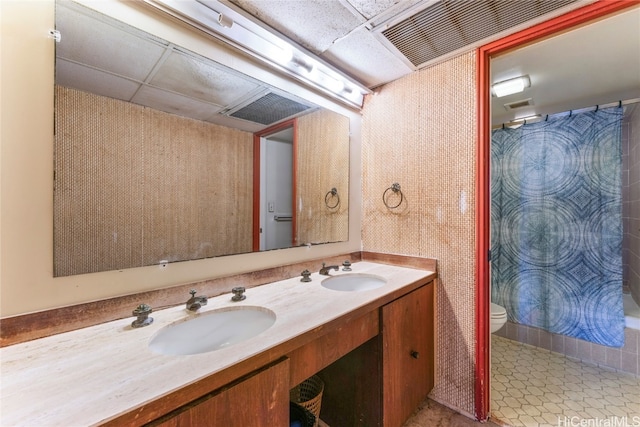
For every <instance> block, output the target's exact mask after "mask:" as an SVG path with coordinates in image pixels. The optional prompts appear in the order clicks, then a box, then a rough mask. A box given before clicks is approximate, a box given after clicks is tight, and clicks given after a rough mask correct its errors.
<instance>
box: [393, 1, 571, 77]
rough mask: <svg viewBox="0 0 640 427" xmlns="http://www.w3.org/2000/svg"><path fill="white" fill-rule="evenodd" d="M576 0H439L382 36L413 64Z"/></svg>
mask: <svg viewBox="0 0 640 427" xmlns="http://www.w3.org/2000/svg"><path fill="white" fill-rule="evenodd" d="M575 1H576V0H535V1H525V0H521V1H514V0H474V1H460V0H441V1H438V2H437V3H435V4H433V5H431V6H429V7H427V8H426V9H424V10H422V11H420V12H418V13H416V14H415V15H412V16H410V17H409V18H407V19H405V20H403V21H401V22H399V23H397V24H395V25H393V26H391V27H390V28H388V29H386V30H384V31H383V32H382V35H383V36H384V37H385V38H386V39H387V40H388V41H389V42H391V44H392V45H393V46H395V48H396V49H398V51H400V53H402V55H404V56H405V57H406V58H407V59H408V60H409V61H410V62H411V63H412V64H413V65H414V66H415V67H419V66H420V65H423V64H425V63H427V62H429V61H431V60H433V59H435V58H438V57H440V56H443V55H446V54H448V53H451V52H454V51H456V50H458V49H461V48H463V47H465V46H469V45H471V44H474V43H477V42H479V41H481V40H483V39H486V38H489V37H491V36H493V35H496V34H498V33H500V32H502V31H505V30H508V29H510V28H513V27H515V26H518V25H520V24H523V23H525V22H527V21H529V20H532V19H535V18H538V17H540V16H542V15H545V14H547V13H550V12H553V11H554V10H557V9H560V8H562V7H564V6H567V5H569V4H571V3H574V2H575Z"/></svg>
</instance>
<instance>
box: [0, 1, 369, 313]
mask: <svg viewBox="0 0 640 427" xmlns="http://www.w3.org/2000/svg"><path fill="white" fill-rule="evenodd" d="M88 5H90V6H91V7H95V8H99V9H102V12H108V13H109V14H110V15H112V16H114V17H115V18H117V19H121V20H124V21H128V22H130V23H135V24H136V25H137V26H139V27H141V28H142V29H144V30H145V31H148V32H151V33H154V34H156V35H158V36H160V37H163V38H165V39H170V40H172V41H175V42H177V43H178V44H181V45H182V46H185V47H186V48H188V49H190V50H192V51H195V52H197V53H200V54H203V55H205V56H210V57H213V58H215V60H217V61H219V62H222V63H224V64H225V65H229V66H232V67H234V68H237V69H240V70H241V71H242V72H244V73H246V74H250V75H252V76H253V77H257V78H260V79H261V80H264V81H267V83H270V84H272V85H274V86H276V87H279V88H280V89H283V90H287V91H289V92H292V93H294V94H296V95H298V96H301V97H303V98H306V99H309V100H310V101H312V102H315V103H316V104H319V105H321V106H323V107H325V108H330V109H333V110H334V111H337V112H339V113H341V114H344V115H347V116H349V117H350V120H351V148H350V200H349V203H350V205H351V206H353V207H359V206H361V205H362V200H361V199H362V197H361V190H360V188H361V184H360V172H361V167H360V158H361V154H360V123H361V120H360V116H359V114H358V113H356V112H353V111H350V110H347V109H345V108H342V107H340V106H337V105H335V104H333V103H332V102H330V101H328V100H327V99H325V98H323V97H321V96H319V95H318V94H315V93H313V92H310V91H308V90H304V89H300V88H296V87H295V86H293V85H292V82H291V81H290V80H288V79H286V78H284V77H278V76H273V75H271V74H270V73H267V72H266V71H265V69H264V68H262V67H261V66H260V65H259V64H256V63H252V62H249V61H248V60H246V59H239V58H238V57H236V56H235V55H233V54H232V51H231V50H229V49H228V48H226V47H225V46H223V45H221V44H217V43H214V42H212V41H210V40H208V39H207V38H205V37H204V36H203V35H201V34H197V33H191V32H189V31H186V27H184V26H182V25H180V24H176V23H174V22H173V21H170V20H167V19H165V18H164V17H163V16H160V15H156V14H155V13H151V12H149V10H148V9H146V8H145V6H143V5H141V4H139V3H137V2H135V3H134V2H125V1H122V2H121V1H117V0H109V1H107V0H105V1H99V2H96V1H93V2H88ZM0 16H1V18H0V19H1V27H0V28H1V29H0V31H1V33H0V36H1V51H0V53H1V57H0V91H1V93H2V96H1V104H0V118H1V122H0V135H1V144H2V145H1V151H0V188H1V193H0V316H2V317H8V316H13V315H18V314H24V313H28V312H34V311H40V310H45V309H50V308H56V307H62V306H67V305H72V304H77V303H82V302H88V301H94V300H100V299H105V298H109V297H114V296H120V295H126V294H134V293H137V292H142V291H146V290H152V289H158V288H163V287H169V286H173V285H177V284H183V283H189V282H193V281H198V280H203V279H206V278H213V277H219V276H225V275H230V274H234V273H240V272H245V271H251V270H256V269H260V268H267V267H272V266H276V265H283V264H289V263H292V262H298V261H303V260H307V259H313V258H322V257H325V256H329V255H334V254H338V253H345V252H350V251H359V250H360V248H361V243H360V227H361V213H360V209H351V211H350V216H349V230H350V233H349V241H348V242H344V243H336V244H330V245H322V246H314V247H312V248H306V247H305V248H292V249H283V250H278V251H270V252H266V253H252V254H243V255H235V256H228V257H223V258H213V259H206V260H198V261H189V262H180V263H175V264H170V265H169V267H168V268H166V269H161V268H159V267H144V268H134V269H127V270H119V271H110V272H104V273H94V274H86V275H78V276H70V277H60V278H53V192H52V188H53V81H54V41H53V40H52V39H50V38H48V31H49V29H52V28H54V27H55V25H54V2H53V0H37V1H24V0H2V1H0Z"/></svg>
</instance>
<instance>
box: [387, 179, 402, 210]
mask: <svg viewBox="0 0 640 427" xmlns="http://www.w3.org/2000/svg"><path fill="white" fill-rule="evenodd" d="M389 191H393V193H395V194H398V193H400V201H399V202H398V204H396V205H393V206H389V204H388V203H387V193H388V192H389ZM403 200H404V194H402V190H401V189H400V184H398V183H397V182H394V183H393V184H392V185H391V187H389V188H387V189H386V190H384V193H382V203H384V205H385V206H386V207H387V208H389V209H395V208H397V207H398V206H400V205H401V204H402V201H403Z"/></svg>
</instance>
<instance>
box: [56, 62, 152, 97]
mask: <svg viewBox="0 0 640 427" xmlns="http://www.w3.org/2000/svg"><path fill="white" fill-rule="evenodd" d="M56 83H57V84H59V85H61V86H65V87H70V88H74V89H78V90H81V91H84V92H90V93H95V94H96V95H102V96H108V97H110V98H115V99H121V100H123V101H129V100H130V99H131V97H132V96H133V95H134V94H135V93H136V91H137V90H138V88H139V87H140V83H137V82H134V81H132V80H128V79H125V78H122V77H118V76H114V75H113V74H109V73H105V72H103V71H100V70H96V69H94V68H89V67H85V66H83V65H79V64H76V63H73V62H69V61H65V60H64V59H60V58H58V59H57V60H56Z"/></svg>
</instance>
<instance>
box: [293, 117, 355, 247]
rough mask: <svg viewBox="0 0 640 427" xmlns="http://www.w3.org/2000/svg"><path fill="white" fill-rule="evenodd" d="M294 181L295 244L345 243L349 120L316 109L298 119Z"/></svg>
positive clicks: (347, 233)
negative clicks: (332, 191) (331, 192)
mask: <svg viewBox="0 0 640 427" xmlns="http://www.w3.org/2000/svg"><path fill="white" fill-rule="evenodd" d="M297 181H298V200H297V203H296V209H297V210H298V242H299V243H301V244H302V243H323V242H342V241H345V240H348V239H349V118H347V117H345V116H342V115H340V114H338V113H335V112H333V111H329V110H319V111H316V112H314V113H311V114H307V115H305V116H302V117H300V118H299V119H298V180H297ZM332 188H335V189H336V190H337V195H336V196H333V195H329V196H327V193H328V192H329V191H331V189H332ZM325 201H326V204H325Z"/></svg>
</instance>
